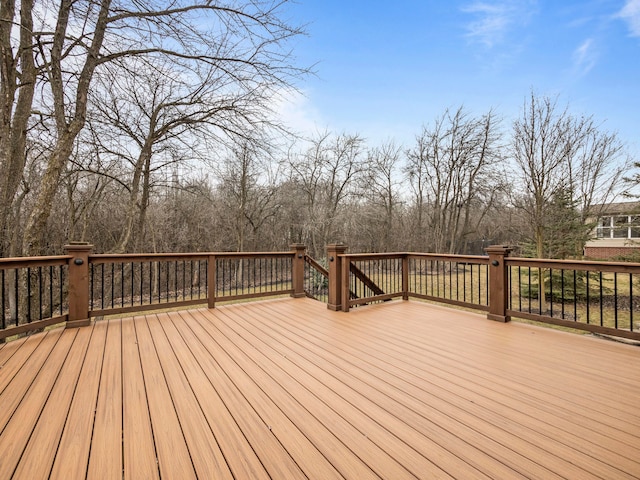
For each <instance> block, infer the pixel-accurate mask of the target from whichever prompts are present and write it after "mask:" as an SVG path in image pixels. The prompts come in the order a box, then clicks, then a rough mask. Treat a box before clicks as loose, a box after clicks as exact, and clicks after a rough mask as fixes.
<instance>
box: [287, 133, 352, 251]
mask: <svg viewBox="0 0 640 480" xmlns="http://www.w3.org/2000/svg"><path fill="white" fill-rule="evenodd" d="M310 144H311V146H310V147H309V148H308V149H307V150H306V151H305V152H304V153H302V154H292V155H291V156H290V158H289V166H290V168H291V171H292V177H293V180H294V182H295V183H296V184H297V185H298V186H299V188H300V189H301V190H302V191H303V192H304V197H305V205H304V208H305V213H306V215H305V225H304V232H303V238H302V239H301V240H302V241H304V242H305V243H309V244H310V248H311V252H312V254H313V255H316V256H318V255H322V254H323V251H324V247H325V245H326V244H327V243H329V242H334V241H337V240H339V239H337V238H336V236H337V234H338V232H339V231H340V229H339V228H337V226H336V223H337V221H338V216H339V214H340V213H341V209H343V208H344V206H345V201H346V200H347V199H348V198H349V197H350V196H351V195H352V194H353V193H354V189H355V186H356V179H357V177H358V176H359V175H360V174H361V173H362V172H363V170H364V166H365V165H364V162H365V158H364V148H363V147H364V145H363V140H362V139H361V138H360V137H359V136H358V135H347V134H342V135H337V136H333V135H331V134H330V133H328V132H325V133H324V134H321V135H319V136H318V137H317V138H315V139H313V140H311V141H310Z"/></svg>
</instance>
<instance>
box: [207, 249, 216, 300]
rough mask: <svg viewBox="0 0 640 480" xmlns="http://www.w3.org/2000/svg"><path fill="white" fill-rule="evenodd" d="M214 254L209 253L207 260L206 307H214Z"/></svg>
mask: <svg viewBox="0 0 640 480" xmlns="http://www.w3.org/2000/svg"><path fill="white" fill-rule="evenodd" d="M217 282H218V279H217V278H216V256H215V255H209V259H208V260H207V308H216V286H217V285H216V283H217Z"/></svg>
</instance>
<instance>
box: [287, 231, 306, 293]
mask: <svg viewBox="0 0 640 480" xmlns="http://www.w3.org/2000/svg"><path fill="white" fill-rule="evenodd" d="M290 248H291V250H292V254H293V261H292V262H291V283H292V285H293V293H292V294H291V296H292V297H293V298H302V297H305V296H306V294H305V293H304V262H305V260H304V256H305V250H306V249H307V246H306V245H305V244H304V243H294V244H292V245H290Z"/></svg>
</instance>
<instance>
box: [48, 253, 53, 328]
mask: <svg viewBox="0 0 640 480" xmlns="http://www.w3.org/2000/svg"><path fill="white" fill-rule="evenodd" d="M49 312H50V314H49V316H51V317H53V265H50V266H49Z"/></svg>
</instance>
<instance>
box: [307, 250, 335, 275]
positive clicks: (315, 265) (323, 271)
mask: <svg viewBox="0 0 640 480" xmlns="http://www.w3.org/2000/svg"><path fill="white" fill-rule="evenodd" d="M304 260H305V262H307V263H308V264H309V265H311V266H312V267H313V268H315V269H316V270H317V271H319V272H320V273H321V274H322V275H323V276H324V277H327V278H328V277H329V270H327V269H326V268H325V267H323V266H322V265H320V264H319V263H318V262H317V261H316V260H315V259H314V258H312V257H310V256H309V255H305V256H304Z"/></svg>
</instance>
